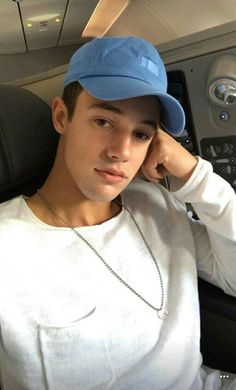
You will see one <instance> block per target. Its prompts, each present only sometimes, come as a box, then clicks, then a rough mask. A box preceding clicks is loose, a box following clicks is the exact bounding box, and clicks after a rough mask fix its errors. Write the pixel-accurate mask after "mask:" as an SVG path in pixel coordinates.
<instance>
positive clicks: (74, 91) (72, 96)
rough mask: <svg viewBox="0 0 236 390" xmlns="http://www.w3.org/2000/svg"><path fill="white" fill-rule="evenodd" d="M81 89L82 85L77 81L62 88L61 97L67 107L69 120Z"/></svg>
mask: <svg viewBox="0 0 236 390" xmlns="http://www.w3.org/2000/svg"><path fill="white" fill-rule="evenodd" d="M82 91H83V87H82V86H81V85H80V83H78V81H74V82H73V83H70V84H68V85H66V87H65V88H64V90H63V93H62V99H63V101H64V103H65V105H66V107H67V111H68V119H69V120H71V119H72V117H73V115H74V111H75V105H76V102H77V98H78V96H79V94H80V92H82Z"/></svg>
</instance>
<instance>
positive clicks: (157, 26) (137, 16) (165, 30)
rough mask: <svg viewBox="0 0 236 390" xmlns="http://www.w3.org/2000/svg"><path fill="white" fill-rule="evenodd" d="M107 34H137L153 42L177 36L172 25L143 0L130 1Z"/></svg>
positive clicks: (160, 41) (164, 40)
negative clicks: (142, 0)
mask: <svg viewBox="0 0 236 390" xmlns="http://www.w3.org/2000/svg"><path fill="white" fill-rule="evenodd" d="M105 35H137V36H139V37H142V38H144V39H147V40H148V41H150V42H151V43H153V44H156V43H157V42H158V43H159V44H160V43H162V42H166V41H169V40H171V39H174V38H176V35H175V33H174V32H173V30H172V29H171V27H170V26H169V25H168V24H166V22H165V20H163V19H162V18H161V17H160V16H158V15H157V14H156V13H154V12H153V11H152V9H150V8H149V7H146V6H145V4H143V3H142V2H141V1H138V0H136V1H130V3H129V4H128V6H127V7H126V9H125V12H123V13H122V14H121V15H120V16H119V18H117V19H116V20H115V22H114V23H113V24H112V25H111V26H110V28H109V29H108V30H107V31H106V32H105Z"/></svg>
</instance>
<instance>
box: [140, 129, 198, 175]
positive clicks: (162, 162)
mask: <svg viewBox="0 0 236 390" xmlns="http://www.w3.org/2000/svg"><path fill="white" fill-rule="evenodd" d="M196 165H197V159H196V158H195V157H194V156H193V155H192V154H191V153H189V152H188V151H187V150H186V149H185V148H184V147H183V146H181V144H180V143H178V142H177V141H175V140H174V138H172V137H171V136H170V135H168V134H167V133H165V132H164V131H163V130H161V129H158V131H157V134H156V135H155V137H154V138H153V140H152V143H151V145H150V147H149V150H148V153H147V156H146V159H145V161H144V163H143V165H142V173H143V175H144V176H145V177H146V178H147V179H148V180H150V181H160V180H161V179H163V178H164V177H165V176H166V175H172V176H175V177H178V178H179V179H181V180H183V181H187V180H188V179H189V177H190V176H191V174H192V173H193V171H194V169H195V167H196Z"/></svg>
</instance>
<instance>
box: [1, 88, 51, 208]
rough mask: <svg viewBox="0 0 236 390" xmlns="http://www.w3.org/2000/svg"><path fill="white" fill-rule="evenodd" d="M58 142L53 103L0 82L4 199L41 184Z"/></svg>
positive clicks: (25, 192) (33, 188) (49, 166)
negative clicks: (52, 111) (48, 103)
mask: <svg viewBox="0 0 236 390" xmlns="http://www.w3.org/2000/svg"><path fill="white" fill-rule="evenodd" d="M57 143H58V135H57V133H56V131H55V130H54V128H53V124H52V119H51V109H50V107H49V106H48V105H47V104H46V103H45V102H44V101H42V100H41V99H40V98H39V97H38V96H36V95H34V94H32V93H31V92H29V91H27V90H26V89H24V88H21V87H16V86H11V85H0V202H3V201H5V200H7V199H10V198H12V197H14V196H17V195H19V194H24V195H28V196H29V195H31V194H33V193H34V192H35V190H36V189H37V188H39V187H40V186H41V184H42V182H43V181H44V180H45V178H46V176H47V175H48V172H49V170H50V168H51V165H52V162H53V160H54V157H55V152H56V148H57Z"/></svg>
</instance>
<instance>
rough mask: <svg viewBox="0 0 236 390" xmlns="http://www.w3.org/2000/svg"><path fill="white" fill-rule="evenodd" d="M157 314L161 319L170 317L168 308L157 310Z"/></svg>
mask: <svg viewBox="0 0 236 390" xmlns="http://www.w3.org/2000/svg"><path fill="white" fill-rule="evenodd" d="M157 316H158V318H159V319H160V320H166V319H167V318H168V310H167V309H162V310H160V311H158V312H157Z"/></svg>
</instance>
